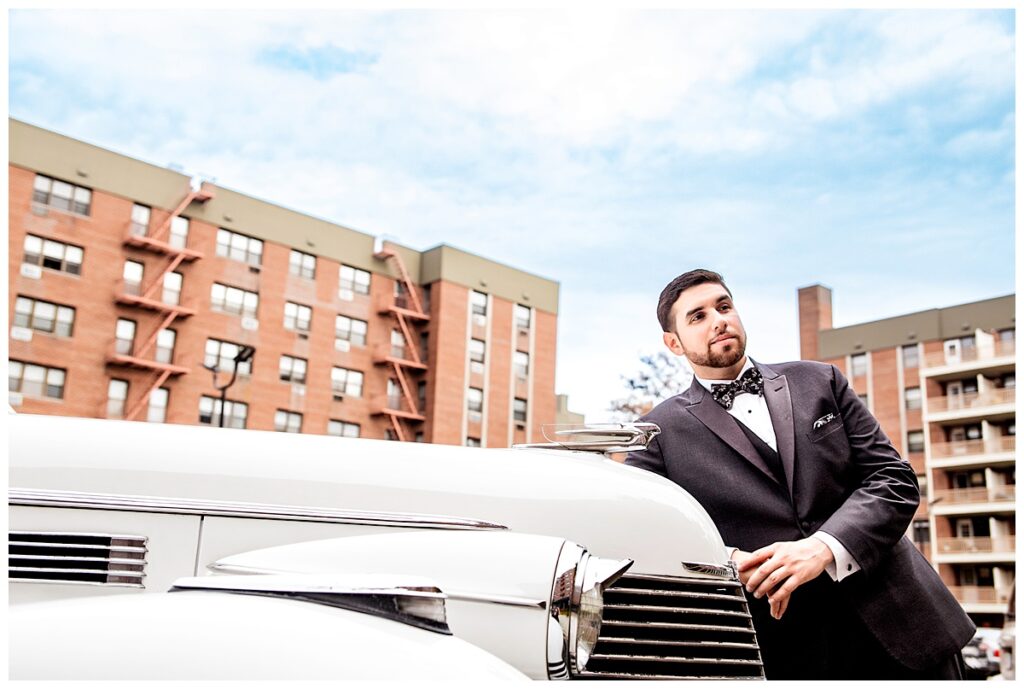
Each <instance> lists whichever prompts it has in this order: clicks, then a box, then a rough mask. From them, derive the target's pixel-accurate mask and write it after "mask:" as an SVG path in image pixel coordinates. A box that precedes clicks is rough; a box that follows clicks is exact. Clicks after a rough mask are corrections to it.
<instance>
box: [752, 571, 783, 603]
mask: <svg viewBox="0 0 1024 689" xmlns="http://www.w3.org/2000/svg"><path fill="white" fill-rule="evenodd" d="M786 576H787V575H786V570H784V569H783V568H782V567H779V568H778V569H776V570H775V571H774V572H772V573H771V574H769V575H768V576H766V577H765V578H764V581H762V582H761V585H760V586H758V587H757V590H756V591H754V598H760V597H761V596H767V595H768V594H769V593H771V592H772V591H773V590H774V589H775V588H776V587H778V585H779V584H780V583H782V581H783V580H784V579H785V578H786Z"/></svg>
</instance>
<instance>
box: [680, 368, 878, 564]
mask: <svg viewBox="0 0 1024 689" xmlns="http://www.w3.org/2000/svg"><path fill="white" fill-rule="evenodd" d="M753 367H754V364H753V363H751V361H750V357H747V362H746V363H745V364H744V365H743V368H742V369H740V373H739V375H738V376H736V378H731V379H728V380H706V379H704V378H701V377H700V376H697V375H696V374H695V375H694V378H696V379H697V382H698V383H700V384H701V385H703V386H704V387H705V388H707V389H708V390H709V391H710V390H711V386H712V385H713V384H715V383H717V384H719V385H722V384H725V383H731V382H733V380H736V379H738V378H739V376H742V375H743V374H744V373H745V372H746V371H747V370H748V369H751V368H753ZM716 404H717V402H716ZM726 411H728V412H729V414H730V415H732V417H733V418H735V419H736V420H737V421H739V422H740V423H742V424H743V425H744V426H746V427H747V428H749V429H750V430H752V431H753V432H754V433H756V434H757V437H759V438H760V439H761V440H763V441H764V442H765V443H766V444H767V445H768V446H769V447H771V448H772V449H773V450H775V451H776V452H778V451H779V447H778V442H777V441H776V439H775V427H774V426H773V425H772V417H771V414H769V412H768V401H767V400H765V398H764V395H752V394H750V393H749V392H740V393H739V394H737V395H736V397H735V398H734V399H733V402H732V409H728V410H726ZM811 538H817V539H818V540H819V541H821V542H822V543H824V544H825V545H826V546H828V549H829V550H831V551H832V557H833V558H834V560H833V561H832V562H830V563H829V564H828V565H827V566H826V567H825V571H826V572H828V575H829V576H830V577H832V580H833V581H842V580H843V579H845V578H846V577H848V576H850V575H851V574H853V573H854V572H858V571H860V565H859V564H857V561H856V560H855V559H854V558H853V555H851V554H850V551H848V550H847V549H846V548H845V547H844V546H843V544H842V543H840V542H839V541H838V540H836V538H835V537H834V536H832V535H831V534H827V533H825V532H824V531H816V532H815V533H813V534H811ZM730 552H732V551H730Z"/></svg>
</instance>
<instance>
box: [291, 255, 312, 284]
mask: <svg viewBox="0 0 1024 689" xmlns="http://www.w3.org/2000/svg"><path fill="white" fill-rule="evenodd" d="M288 272H289V273H291V274H292V275H298V276H299V277H303V278H309V279H310V280H312V279H314V276H315V275H316V256H314V255H313V254H307V253H303V252H302V251H298V250H296V249H292V251H291V253H290V254H289V255H288Z"/></svg>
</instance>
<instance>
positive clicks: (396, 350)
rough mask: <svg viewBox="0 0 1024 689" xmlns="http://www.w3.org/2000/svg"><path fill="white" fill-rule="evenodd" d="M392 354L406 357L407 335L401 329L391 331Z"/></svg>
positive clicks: (399, 357) (397, 357)
mask: <svg viewBox="0 0 1024 689" xmlns="http://www.w3.org/2000/svg"><path fill="white" fill-rule="evenodd" d="M391 356H393V357H395V358H396V359H405V358H406V356H405V335H403V334H402V331H401V330H392V331H391Z"/></svg>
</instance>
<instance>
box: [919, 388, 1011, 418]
mask: <svg viewBox="0 0 1024 689" xmlns="http://www.w3.org/2000/svg"><path fill="white" fill-rule="evenodd" d="M1016 393H1017V390H1016V388H995V389H992V390H988V391H986V392H965V393H963V394H960V395H947V396H945V397H929V398H928V411H927V413H926V414H925V417H926V419H927V420H928V421H963V420H967V419H981V418H988V417H993V416H1006V417H1011V416H1013V414H1014V408H1015V404H1014V401H1015V399H1016Z"/></svg>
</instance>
